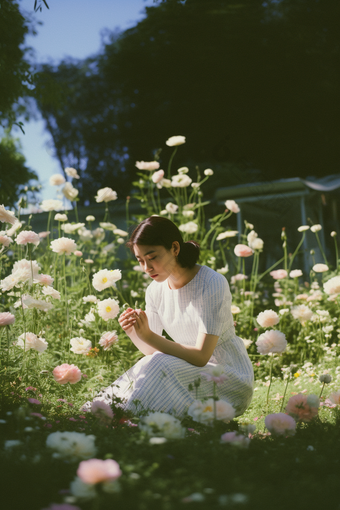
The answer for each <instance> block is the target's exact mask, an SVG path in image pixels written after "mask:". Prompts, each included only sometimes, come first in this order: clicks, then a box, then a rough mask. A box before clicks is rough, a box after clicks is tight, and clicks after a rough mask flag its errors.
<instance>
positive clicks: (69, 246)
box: [51, 237, 77, 255]
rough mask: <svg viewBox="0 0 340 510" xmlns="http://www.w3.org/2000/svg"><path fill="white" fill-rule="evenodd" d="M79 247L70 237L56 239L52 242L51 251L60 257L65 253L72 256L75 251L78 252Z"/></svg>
mask: <svg viewBox="0 0 340 510" xmlns="http://www.w3.org/2000/svg"><path fill="white" fill-rule="evenodd" d="M76 249H77V245H76V243H75V242H74V241H73V239H70V238H68V237H59V239H55V240H54V241H52V242H51V250H52V251H54V252H55V253H58V255H61V254H62V253H65V254H66V255H71V253H73V252H74V251H76Z"/></svg>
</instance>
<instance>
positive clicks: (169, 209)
mask: <svg viewBox="0 0 340 510" xmlns="http://www.w3.org/2000/svg"><path fill="white" fill-rule="evenodd" d="M165 209H166V210H167V212H168V213H170V214H175V213H176V212H177V209H178V205H176V204H173V203H172V202H168V203H167V204H166V206H165Z"/></svg>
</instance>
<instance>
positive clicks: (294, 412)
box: [286, 393, 318, 422]
mask: <svg viewBox="0 0 340 510" xmlns="http://www.w3.org/2000/svg"><path fill="white" fill-rule="evenodd" d="M286 412H287V413H288V414H290V415H291V416H292V417H293V418H294V420H296V421H303V422H308V421H311V420H312V419H313V418H315V416H317V414H318V407H312V406H310V405H308V404H307V395H302V393H298V394H297V395H293V396H292V397H290V399H289V400H288V403H287V406H286Z"/></svg>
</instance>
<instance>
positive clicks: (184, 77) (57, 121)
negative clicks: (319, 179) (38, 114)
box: [37, 0, 340, 200]
mask: <svg viewBox="0 0 340 510" xmlns="http://www.w3.org/2000/svg"><path fill="white" fill-rule="evenodd" d="M146 12H147V16H146V18H145V19H144V20H142V21H141V22H140V23H138V25H137V26H136V27H134V28H131V29H129V30H127V31H126V32H124V33H122V34H120V35H118V36H117V34H112V37H111V40H110V41H109V42H107V43H106V44H105V45H104V47H103V51H102V52H101V53H100V54H98V55H97V56H96V57H95V58H92V59H87V60H85V61H83V62H79V61H77V62H72V61H69V62H63V63H61V64H60V66H58V67H55V68H53V67H51V66H44V67H43V69H42V70H41V74H40V76H39V86H38V95H37V97H38V104H39V107H40V109H41V111H42V114H43V116H44V118H45V119H46V122H47V127H48V129H49V130H50V132H51V134H52V136H53V139H54V143H55V149H56V154H57V156H58V158H59V160H60V162H61V165H62V166H63V167H65V166H70V165H71V166H72V165H77V166H78V167H79V168H80V169H81V170H82V171H83V175H84V180H83V183H84V185H83V186H84V187H83V190H82V199H90V200H91V199H92V197H93V186H94V185H95V186H96V187H97V188H98V187H100V186H112V187H113V188H114V189H116V190H117V191H118V192H119V193H120V194H126V193H128V191H129V189H130V186H131V180H132V177H133V176H134V174H135V168H134V164H135V161H136V160H150V159H152V158H153V153H154V151H155V150H156V149H158V148H159V147H163V148H164V150H163V152H162V153H161V163H162V164H164V165H165V164H166V162H167V160H168V158H169V155H170V153H171V149H169V148H168V147H166V146H165V145H164V142H165V140H166V139H167V138H168V137H169V136H172V135H178V134H181V135H184V136H186V137H187V143H186V144H185V145H184V146H182V147H181V152H180V158H181V159H180V160H179V159H178V160H175V163H177V161H178V164H179V165H180V166H182V165H183V164H190V163H191V162H195V163H197V164H199V165H207V166H210V167H212V168H214V169H215V167H219V168H220V169H221V170H220V173H219V181H218V185H224V186H226V185H228V184H235V183H240V182H244V181H246V180H248V178H249V173H247V172H246V170H247V169H249V168H258V169H260V170H261V172H262V173H263V174H264V175H265V176H266V178H267V179H277V178H281V177H297V176H299V177H305V176H307V175H315V176H320V175H324V174H325V173H326V174H331V173H336V172H337V171H338V169H339V156H340V154H339V152H340V144H339V135H340V126H339V122H338V118H339V113H340V112H339V100H338V98H339V92H340V66H339V64H340V62H339V56H340V31H339V30H338V25H337V20H339V19H340V3H339V2H338V0H281V1H280V2H274V1H273V2H271V1H268V2H263V0H240V1H238V2H237V3H236V2H235V1H232V0H209V2H207V1H206V0H187V1H186V2H185V3H184V2H178V1H176V0H168V1H167V2H163V3H160V4H155V6H154V7H148V8H147V9H146ZM56 87H57V89H58V101H57V102H55V99H54V98H55V95H56V94H55V88H56ZM53 90H54V93H51V91H53ZM230 168H237V169H238V172H235V171H228V169H230ZM223 169H225V170H223ZM230 181H232V182H230ZM215 185H216V181H215Z"/></svg>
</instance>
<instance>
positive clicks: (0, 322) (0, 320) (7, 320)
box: [0, 312, 15, 328]
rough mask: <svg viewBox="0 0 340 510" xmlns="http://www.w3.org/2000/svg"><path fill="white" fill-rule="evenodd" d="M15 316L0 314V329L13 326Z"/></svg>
mask: <svg viewBox="0 0 340 510" xmlns="http://www.w3.org/2000/svg"><path fill="white" fill-rule="evenodd" d="M14 322H15V316H14V315H13V314H12V313H10V312H1V313H0V328H1V327H4V326H10V325H11V324H14Z"/></svg>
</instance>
